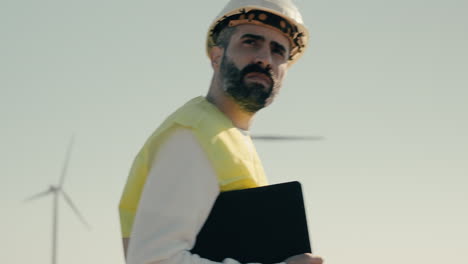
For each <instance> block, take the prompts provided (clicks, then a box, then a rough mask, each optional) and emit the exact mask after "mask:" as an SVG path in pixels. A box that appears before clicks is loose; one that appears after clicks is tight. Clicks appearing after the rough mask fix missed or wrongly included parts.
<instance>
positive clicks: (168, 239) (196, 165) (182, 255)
mask: <svg viewBox="0 0 468 264" xmlns="http://www.w3.org/2000/svg"><path fill="white" fill-rule="evenodd" d="M218 194H219V185H218V180H217V177H216V173H215V171H214V169H213V167H212V165H211V164H210V161H209V160H208V158H207V156H206V154H205V153H204V151H203V149H202V148H201V146H200V145H199V143H198V142H197V140H196V138H195V136H194V135H193V134H192V133H191V132H190V130H188V129H179V130H177V131H175V132H174V133H173V134H172V135H171V137H170V138H169V139H168V140H167V141H166V142H165V143H164V144H163V145H162V146H161V148H160V151H159V152H158V155H157V159H156V160H154V161H153V163H152V167H151V169H150V172H149V174H148V177H147V180H146V184H145V186H144V189H143V193H142V196H141V199H140V203H139V206H138V210H137V214H136V217H135V222H134V225H133V231H132V235H131V237H130V244H129V248H128V256H127V264H156V263H158V264H215V263H217V262H213V261H210V260H207V259H203V258H201V257H199V256H198V255H195V254H191V252H190V251H189V250H190V249H191V248H192V247H193V246H194V244H195V240H196V237H197V234H198V232H199V231H200V230H201V228H202V226H203V224H204V222H205V221H206V219H207V218H208V215H209V213H210V211H211V208H212V206H213V204H214V202H215V200H216V198H217V196H218ZM223 263H225V264H238V263H239V262H237V261H236V260H233V259H225V260H224V261H223Z"/></svg>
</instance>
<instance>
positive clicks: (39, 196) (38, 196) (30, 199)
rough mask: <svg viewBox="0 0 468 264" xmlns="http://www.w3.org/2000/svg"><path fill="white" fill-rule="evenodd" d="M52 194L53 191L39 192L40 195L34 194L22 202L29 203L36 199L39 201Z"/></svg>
mask: <svg viewBox="0 0 468 264" xmlns="http://www.w3.org/2000/svg"><path fill="white" fill-rule="evenodd" d="M53 192H54V191H53V190H52V189H47V190H46V191H43V192H40V193H38V194H35V195H33V196H31V197H29V198H26V199H24V200H23V202H30V201H32V200H36V199H39V198H41V197H43V196H46V195H48V194H49V193H53Z"/></svg>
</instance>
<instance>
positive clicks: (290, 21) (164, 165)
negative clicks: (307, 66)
mask: <svg viewBox="0 0 468 264" xmlns="http://www.w3.org/2000/svg"><path fill="white" fill-rule="evenodd" d="M306 44H307V31H306V29H305V28H304V26H303V25H302V19H301V17H300V14H299V12H298V10H297V8H296V7H295V6H294V5H293V4H292V2H291V1H289V0H231V1H230V2H229V3H228V4H227V6H226V7H225V9H224V10H223V11H222V12H221V14H220V16H219V17H218V18H217V19H216V20H215V22H214V23H213V24H212V26H211V27H210V30H209V33H208V41H207V51H208V56H209V58H210V61H211V66H212V68H213V78H212V82H211V85H210V88H209V91H208V94H207V96H206V97H197V98H195V99H192V100H191V101H189V102H188V103H186V104H185V105H184V106H182V107H181V108H179V109H178V110H177V111H175V112H174V113H173V114H172V115H171V116H169V117H168V118H167V119H166V120H165V121H164V122H163V124H161V126H160V127H159V128H158V129H157V130H156V131H155V132H154V134H153V135H152V136H151V137H150V138H149V139H148V141H147V142H146V144H145V145H144V146H143V148H142V150H141V151H140V152H139V154H138V155H137V157H136V159H135V161H134V164H133V166H132V169H131V172H130V176H129V179H128V181H127V184H126V186H125V190H124V193H123V195H122V199H121V202H120V207H119V209H120V215H121V225H122V234H123V241H124V249H125V250H126V249H127V246H128V254H126V255H127V263H128V264H148V263H164V264H166V263H187V264H188V263H194V264H195V263H197V264H198V263H211V264H212V263H216V262H212V261H210V260H207V259H203V258H201V257H199V256H198V255H195V254H191V253H190V249H191V248H192V247H193V245H194V243H195V239H196V236H197V234H198V232H199V231H200V229H201V228H202V226H203V224H204V222H205V220H206V219H207V217H208V215H209V213H210V210H211V207H212V206H213V204H214V201H215V200H216V198H217V196H218V194H219V193H220V192H222V191H228V190H237V189H245V188H252V187H259V186H264V185H267V180H266V177H265V175H264V172H263V168H262V165H261V162H260V159H259V158H258V156H257V153H256V151H255V147H254V145H253V143H252V141H251V139H250V136H249V132H248V130H249V127H250V125H251V122H252V118H253V116H254V115H255V113H256V112H257V111H259V110H260V109H262V108H263V107H265V106H267V105H269V104H270V103H271V102H272V101H273V98H274V97H275V95H276V94H277V93H278V91H279V89H280V87H281V84H282V81H283V78H284V76H285V74H286V71H287V69H288V67H289V66H290V65H291V64H292V63H293V62H295V61H296V60H297V59H298V58H299V57H300V56H301V55H302V53H303V51H304V49H305V47H306ZM137 209H138V210H137ZM253 220H254V219H253ZM126 252H127V251H126ZM304 253H305V254H302V255H297V256H292V257H291V258H289V259H287V260H285V262H286V263H288V264H319V263H322V259H321V258H320V257H315V256H312V255H311V254H308V253H307V252H304ZM223 262H224V263H238V262H237V261H236V260H233V259H226V260H225V261H223Z"/></svg>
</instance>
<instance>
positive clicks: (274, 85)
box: [220, 54, 280, 113]
mask: <svg viewBox="0 0 468 264" xmlns="http://www.w3.org/2000/svg"><path fill="white" fill-rule="evenodd" d="M220 71H221V74H222V79H223V89H224V92H225V94H226V95H228V96H229V97H231V98H232V99H234V101H235V102H236V103H237V104H238V105H239V106H240V107H241V108H242V109H243V110H244V111H246V112H249V113H255V112H257V111H258V110H260V109H262V108H264V107H266V106H268V105H269V104H271V102H272V101H273V98H274V97H275V96H276V95H277V93H278V90H279V86H280V84H279V82H278V81H277V78H276V77H275V76H274V75H273V73H272V70H271V68H266V69H265V68H263V67H262V66H260V65H259V64H249V65H247V66H245V67H244V68H243V69H242V70H240V69H239V68H237V67H236V66H235V65H234V63H233V61H232V60H230V59H229V58H228V57H227V56H226V54H224V55H223V59H222V62H221V69H220ZM253 72H255V73H261V74H264V75H265V76H267V77H268V78H269V79H270V85H269V86H268V87H266V86H265V85H263V84H261V83H257V82H251V83H246V82H245V77H246V75H247V74H249V73H253Z"/></svg>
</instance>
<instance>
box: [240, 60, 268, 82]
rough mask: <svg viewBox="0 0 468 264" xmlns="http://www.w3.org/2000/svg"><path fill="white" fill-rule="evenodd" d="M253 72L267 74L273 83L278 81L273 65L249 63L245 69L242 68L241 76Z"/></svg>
mask: <svg viewBox="0 0 468 264" xmlns="http://www.w3.org/2000/svg"><path fill="white" fill-rule="evenodd" d="M252 72H256V73H262V74H265V75H266V76H267V77H268V78H270V81H271V83H272V84H274V83H276V78H275V77H274V76H273V70H272V69H271V67H267V68H263V67H262V66H260V65H259V64H249V65H247V66H245V67H244V69H242V70H241V72H240V77H241V78H244V76H245V75H247V74H249V73H252Z"/></svg>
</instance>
